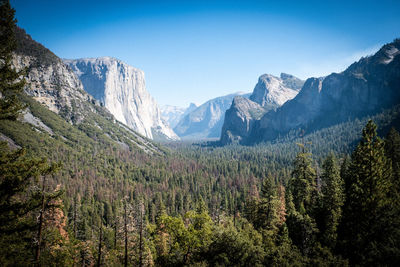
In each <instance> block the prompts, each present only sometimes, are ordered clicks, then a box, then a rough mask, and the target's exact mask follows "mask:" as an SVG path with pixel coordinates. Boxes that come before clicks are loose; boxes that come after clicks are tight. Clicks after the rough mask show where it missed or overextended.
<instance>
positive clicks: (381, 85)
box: [221, 39, 400, 144]
mask: <svg viewBox="0 0 400 267" xmlns="http://www.w3.org/2000/svg"><path fill="white" fill-rule="evenodd" d="M399 103H400V39H396V40H394V41H393V42H392V43H389V44H386V45H384V46H383V47H382V48H381V49H380V50H379V51H378V52H377V53H376V54H375V55H373V56H369V57H365V58H362V59H360V60H359V61H358V62H355V63H353V64H352V65H350V66H349V67H348V68H347V69H346V70H345V71H343V72H341V73H332V74H330V75H328V76H326V77H320V78H309V79H307V81H306V82H305V84H304V85H303V87H302V89H301V91H300V92H299V93H298V95H297V96H296V97H295V98H293V99H292V100H289V101H287V102H286V103H285V104H284V105H282V106H281V107H279V108H277V109H276V110H271V111H269V112H267V113H266V114H265V115H263V116H262V118H260V119H259V120H256V121H255V122H254V123H253V126H252V127H251V129H250V130H249V134H248V135H247V136H244V137H243V138H241V139H240V142H241V143H243V144H253V143H257V142H263V141H270V140H274V139H275V138H277V137H279V136H283V135H285V134H287V133H288V132H289V131H292V130H296V129H300V128H301V129H303V130H305V131H306V132H312V131H315V130H318V129H322V128H324V127H329V126H332V125H335V124H337V123H341V122H346V121H349V120H353V119H356V118H360V117H364V116H367V115H374V114H377V113H378V112H380V111H382V110H383V109H387V108H390V107H392V106H394V105H396V104H399ZM224 140H226V139H224V132H223V133H222V135H221V141H222V143H223V144H226V143H227V142H226V141H224Z"/></svg>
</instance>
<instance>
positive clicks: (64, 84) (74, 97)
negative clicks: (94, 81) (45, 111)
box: [13, 28, 94, 123]
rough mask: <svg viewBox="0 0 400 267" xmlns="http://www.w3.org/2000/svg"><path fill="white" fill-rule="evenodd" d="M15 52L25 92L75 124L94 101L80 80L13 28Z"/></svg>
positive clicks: (25, 35)
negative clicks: (15, 42) (24, 72)
mask: <svg viewBox="0 0 400 267" xmlns="http://www.w3.org/2000/svg"><path fill="white" fill-rule="evenodd" d="M15 31H16V37H17V44H18V45H17V50H16V52H15V55H14V57H13V65H14V66H15V67H16V69H26V71H27V72H26V76H25V80H26V86H25V92H26V93H27V94H28V95H30V96H32V97H33V98H34V99H35V100H37V101H38V102H40V103H42V104H44V105H46V106H47V107H48V108H49V109H50V110H51V111H53V112H55V113H58V114H59V113H62V115H63V117H64V118H65V119H67V120H68V121H70V122H72V123H79V122H80V121H81V120H82V119H83V118H84V116H85V112H87V111H93V107H91V106H90V105H86V103H87V102H93V103H94V99H93V98H92V97H91V96H90V95H88V94H87V93H86V92H85V90H84V89H83V86H82V83H81V81H80V80H79V79H78V78H77V77H76V75H75V74H74V73H73V72H72V71H71V70H70V69H69V68H68V66H66V65H65V64H64V63H63V62H62V60H61V59H60V58H58V57H57V56H56V55H54V54H53V53H52V52H51V51H50V50H48V49H47V48H45V47H43V46H42V45H40V44H39V43H36V42H35V41H34V40H32V38H31V37H30V36H29V35H27V34H26V33H25V31H24V30H23V29H21V28H16V29H15Z"/></svg>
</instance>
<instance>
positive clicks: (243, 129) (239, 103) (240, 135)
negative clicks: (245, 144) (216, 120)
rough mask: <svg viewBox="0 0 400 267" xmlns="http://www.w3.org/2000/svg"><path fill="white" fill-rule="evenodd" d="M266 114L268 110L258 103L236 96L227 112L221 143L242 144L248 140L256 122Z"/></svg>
mask: <svg viewBox="0 0 400 267" xmlns="http://www.w3.org/2000/svg"><path fill="white" fill-rule="evenodd" d="M265 112H266V110H265V109H264V108H263V107H262V106H260V105H259V104H257V103H256V102H253V101H251V100H249V99H247V98H244V97H241V96H236V97H235V98H234V99H233V101H232V105H231V107H230V108H229V109H228V110H227V111H226V112H225V120H224V125H223V126H222V133H221V142H222V143H223V144H228V143H240V142H241V141H242V140H243V139H246V138H247V137H248V136H249V134H250V131H251V129H252V128H253V124H254V122H255V121H256V120H259V119H260V118H261V117H262V115H263V114H264V113H265Z"/></svg>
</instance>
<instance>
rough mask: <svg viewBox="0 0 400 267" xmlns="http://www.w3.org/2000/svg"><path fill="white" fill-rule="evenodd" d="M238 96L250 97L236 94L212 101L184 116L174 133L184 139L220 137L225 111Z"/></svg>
mask: <svg viewBox="0 0 400 267" xmlns="http://www.w3.org/2000/svg"><path fill="white" fill-rule="evenodd" d="M237 95H242V96H243V97H248V96H249V95H248V94H243V93H235V94H230V95H226V96H221V97H217V98H214V99H211V100H209V101H207V102H206V103H204V104H202V105H200V106H199V107H197V108H196V109H195V110H193V111H192V112H190V113H188V114H187V115H186V116H184V117H183V118H182V119H181V120H180V121H179V123H178V124H177V125H176V127H175V128H174V131H175V132H176V133H177V134H178V135H179V137H181V138H184V139H204V138H218V137H220V136H221V129H222V125H223V123H224V115H225V111H226V110H227V109H228V108H229V107H230V106H231V103H232V100H233V98H234V97H235V96H237Z"/></svg>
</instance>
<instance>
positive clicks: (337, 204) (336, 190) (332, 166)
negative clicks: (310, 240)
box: [319, 153, 344, 249]
mask: <svg viewBox="0 0 400 267" xmlns="http://www.w3.org/2000/svg"><path fill="white" fill-rule="evenodd" d="M322 169H323V173H322V177H321V179H322V195H323V197H322V211H321V214H322V222H321V225H320V227H319V228H320V230H321V235H322V237H321V239H322V244H324V245H326V246H328V247H329V248H331V249H332V248H335V246H336V240H337V227H338V225H339V222H340V219H341V216H342V206H343V204H344V182H343V179H342V177H341V176H340V170H339V166H338V165H337V160H336V157H335V155H334V154H333V153H332V154H330V155H329V156H328V157H327V158H326V159H325V161H324V163H323V165H322Z"/></svg>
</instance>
